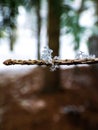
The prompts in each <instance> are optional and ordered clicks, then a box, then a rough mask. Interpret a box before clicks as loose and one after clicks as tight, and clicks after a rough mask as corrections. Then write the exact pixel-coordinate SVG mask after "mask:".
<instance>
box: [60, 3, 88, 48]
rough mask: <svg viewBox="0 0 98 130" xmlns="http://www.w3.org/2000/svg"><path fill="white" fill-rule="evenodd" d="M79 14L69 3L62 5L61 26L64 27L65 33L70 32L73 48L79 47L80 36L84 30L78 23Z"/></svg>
mask: <svg viewBox="0 0 98 130" xmlns="http://www.w3.org/2000/svg"><path fill="white" fill-rule="evenodd" d="M80 15H81V13H80V12H79V10H76V9H74V8H73V7H72V6H71V5H70V4H66V5H64V7H63V13H62V17H61V28H63V27H65V34H66V35H67V34H71V35H72V36H73V40H74V41H73V43H75V44H74V49H75V50H77V49H79V46H80V41H81V38H82V36H83V34H84V32H85V30H86V28H85V27H82V26H81V25H80V24H79V20H80Z"/></svg>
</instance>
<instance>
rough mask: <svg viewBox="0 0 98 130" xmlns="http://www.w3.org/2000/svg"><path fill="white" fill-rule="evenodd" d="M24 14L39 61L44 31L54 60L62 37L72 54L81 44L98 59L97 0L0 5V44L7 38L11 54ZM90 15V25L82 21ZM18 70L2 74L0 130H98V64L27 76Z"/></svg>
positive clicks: (7, 0) (8, 0)
mask: <svg viewBox="0 0 98 130" xmlns="http://www.w3.org/2000/svg"><path fill="white" fill-rule="evenodd" d="M42 8H45V10H44V12H46V15H45V17H44V16H43V15H42V14H43V13H42V12H41V11H42ZM22 9H25V11H26V12H27V14H28V17H29V18H30V20H31V19H32V20H31V21H30V20H28V23H27V24H28V25H26V26H29V27H30V28H31V34H32V35H35V37H36V41H37V43H36V44H37V50H36V51H37V59H40V54H41V53H40V52H41V46H42V44H43V43H42V42H43V40H42V37H43V34H42V30H43V26H44V27H45V28H46V44H48V45H49V47H50V48H51V49H52V50H53V56H59V51H60V48H61V40H60V38H61V37H62V36H65V39H66V41H67V38H68V39H70V42H71V44H72V45H73V50H74V51H75V53H77V52H78V50H79V49H80V46H81V43H83V42H85V44H86V45H87V48H88V52H89V54H95V56H96V57H98V1H97V0H57V1H56V0H17V1H16V0H0V39H1V40H2V39H7V44H8V45H9V49H10V51H14V46H15V44H16V41H17V38H18V37H17V35H18V34H17V28H18V24H17V18H18V16H19V13H21V12H22V11H23V10H22ZM88 12H89V13H91V19H90V21H86V20H85V19H84V20H83V19H82V18H83V16H84V15H86V14H87V13H88ZM21 20H24V19H21ZM89 22H91V25H89ZM24 28H25V27H24ZM27 44H28V46H29V43H27ZM65 44H66V43H65ZM71 44H70V45H71ZM23 49H24V46H23V48H21V51H22V50H23ZM32 49H33V48H32ZM32 53H33V52H32ZM64 53H66V52H64ZM69 53H71V51H70V52H69ZM5 60H6V59H5ZM12 69H13V68H12ZM22 71H23V70H22ZM22 71H21V73H20V72H18V73H17V74H16V73H14V74H12V73H10V72H8V71H6V72H5V73H0V130H46V129H47V130H48V129H49V130H65V129H66V130H98V115H97V114H98V94H97V91H98V87H97V85H98V83H97V78H98V65H91V66H74V67H72V68H69V69H60V68H59V69H57V70H56V71H54V72H51V71H50V69H49V67H38V66H37V67H36V68H33V69H31V70H30V71H29V72H27V73H25V74H23V73H22Z"/></svg>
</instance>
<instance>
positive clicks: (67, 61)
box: [3, 58, 98, 66]
mask: <svg viewBox="0 0 98 130" xmlns="http://www.w3.org/2000/svg"><path fill="white" fill-rule="evenodd" d="M96 63H98V58H94V59H72V60H70V59H65V60H52V61H51V63H47V62H46V61H44V60H13V59H8V60H5V61H4V62H3V64H5V65H46V66H49V65H50V66H51V65H53V64H54V65H78V64H96Z"/></svg>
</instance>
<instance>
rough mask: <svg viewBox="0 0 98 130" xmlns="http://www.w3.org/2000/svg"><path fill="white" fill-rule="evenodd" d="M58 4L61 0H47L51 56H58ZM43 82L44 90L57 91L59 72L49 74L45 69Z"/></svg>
mask: <svg viewBox="0 0 98 130" xmlns="http://www.w3.org/2000/svg"><path fill="white" fill-rule="evenodd" d="M60 4H61V0H58V1H55V0H48V8H49V12H48V38H49V43H48V44H49V47H50V48H51V49H52V50H53V56H58V55H59V36H60V7H61V6H60ZM46 69H47V70H46V72H45V82H46V84H45V85H46V90H47V91H48V92H49V91H51V92H54V91H57V90H58V89H59V88H60V70H59V69H58V70H56V71H54V72H51V71H50V70H49V68H46Z"/></svg>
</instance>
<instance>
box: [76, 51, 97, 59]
mask: <svg viewBox="0 0 98 130" xmlns="http://www.w3.org/2000/svg"><path fill="white" fill-rule="evenodd" d="M75 58H76V59H94V58H95V55H87V54H85V53H84V52H82V51H80V52H79V53H78V54H77V55H76V57H75Z"/></svg>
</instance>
